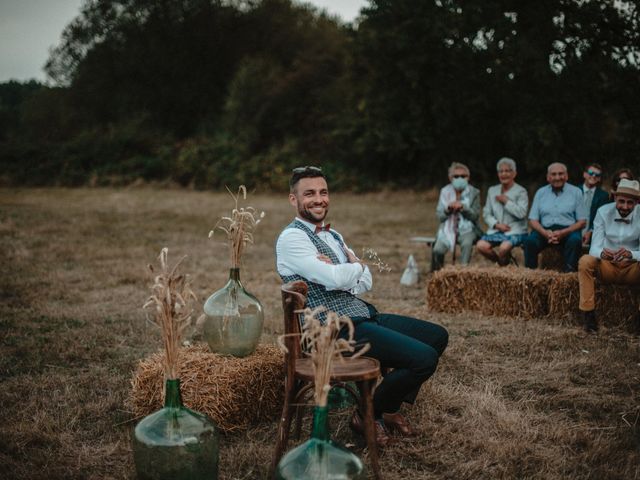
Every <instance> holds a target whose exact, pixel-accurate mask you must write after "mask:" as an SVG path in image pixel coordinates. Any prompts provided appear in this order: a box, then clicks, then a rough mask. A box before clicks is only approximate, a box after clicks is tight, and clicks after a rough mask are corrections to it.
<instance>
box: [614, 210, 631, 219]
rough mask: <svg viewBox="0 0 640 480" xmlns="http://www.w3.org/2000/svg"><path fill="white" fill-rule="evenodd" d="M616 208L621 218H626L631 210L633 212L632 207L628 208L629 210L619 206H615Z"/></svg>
mask: <svg viewBox="0 0 640 480" xmlns="http://www.w3.org/2000/svg"><path fill="white" fill-rule="evenodd" d="M616 210H618V213H619V214H620V216H621V217H622V218H627V217H628V216H629V215H630V214H631V212H633V208H630V209H629V210H625V209H622V210H620V209H619V208H616Z"/></svg>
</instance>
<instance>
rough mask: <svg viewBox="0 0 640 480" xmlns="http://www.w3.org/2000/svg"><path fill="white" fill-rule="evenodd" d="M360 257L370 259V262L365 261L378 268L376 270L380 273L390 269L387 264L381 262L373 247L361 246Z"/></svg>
mask: <svg viewBox="0 0 640 480" xmlns="http://www.w3.org/2000/svg"><path fill="white" fill-rule="evenodd" d="M362 258H366V259H367V260H371V262H367V263H369V264H370V265H372V266H374V267H376V268H377V269H378V272H380V273H382V272H390V271H391V267H390V266H389V264H387V263H385V262H383V261H382V259H381V258H380V257H379V256H378V252H376V251H375V250H374V249H373V248H363V249H362Z"/></svg>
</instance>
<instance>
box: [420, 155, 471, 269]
mask: <svg viewBox="0 0 640 480" xmlns="http://www.w3.org/2000/svg"><path fill="white" fill-rule="evenodd" d="M470 174H471V173H470V171H469V168H468V167H467V166H466V165H464V164H463V163H458V162H453V163H452V164H451V166H450V167H449V182H450V183H449V184H448V185H446V186H444V187H442V189H441V190H440V198H439V199H438V205H437V206H436V216H437V217H438V221H439V222H440V226H439V227H438V233H437V235H436V242H435V244H434V245H433V251H432V254H431V271H432V272H435V271H436V270H440V269H441V268H442V266H443V265H444V256H445V255H446V253H447V251H449V250H450V251H451V252H452V254H453V261H454V262H455V254H456V245H460V265H468V264H469V261H470V260H471V251H472V249H473V242H474V241H475V240H476V239H477V238H479V237H480V235H482V230H481V229H480V227H479V226H478V219H479V218H480V191H479V190H478V189H477V188H475V187H473V186H471V185H470V184H469V177H470Z"/></svg>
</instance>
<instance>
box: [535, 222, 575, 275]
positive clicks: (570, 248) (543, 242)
mask: <svg viewBox="0 0 640 480" xmlns="http://www.w3.org/2000/svg"><path fill="white" fill-rule="evenodd" d="M545 228H547V227H545ZM563 228H567V227H564V226H562V225H551V227H548V228H547V230H552V231H556V230H562V229H563ZM559 245H560V246H561V247H562V256H563V258H564V268H563V271H564V272H576V271H578V260H579V259H580V255H581V254H582V234H581V232H580V230H576V231H575V232H571V233H570V234H569V235H567V236H566V237H564V238H563V239H562V240H560V243H559ZM548 246H549V242H548V241H547V239H546V238H545V237H543V236H542V235H540V234H539V233H538V232H537V231H535V230H532V231H531V233H530V234H529V235H528V236H527V238H525V240H524V266H525V267H527V268H538V254H539V253H540V252H541V251H542V250H544V249H545V248H547V247H548Z"/></svg>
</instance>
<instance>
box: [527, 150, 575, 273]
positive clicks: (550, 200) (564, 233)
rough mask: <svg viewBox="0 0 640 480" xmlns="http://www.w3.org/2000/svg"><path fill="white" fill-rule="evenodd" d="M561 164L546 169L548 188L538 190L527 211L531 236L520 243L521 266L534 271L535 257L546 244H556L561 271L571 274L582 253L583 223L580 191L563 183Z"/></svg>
mask: <svg viewBox="0 0 640 480" xmlns="http://www.w3.org/2000/svg"><path fill="white" fill-rule="evenodd" d="M568 180H569V174H568V172H567V166H566V165H565V164H564V163H559V162H555V163H552V164H551V165H549V167H548V168H547V182H549V184H548V185H545V186H544V187H542V188H540V189H538V191H537V192H536V194H535V196H534V197H533V204H532V205H531V211H530V212H529V224H530V225H531V229H532V230H531V233H530V234H529V235H528V236H527V238H526V239H525V240H524V265H525V267H527V268H538V254H539V253H540V252H541V251H542V250H544V249H545V248H547V247H548V246H550V245H560V246H561V247H562V256H563V258H564V266H563V268H562V270H563V271H564V272H575V271H576V270H577V269H578V259H579V258H580V255H581V253H582V234H581V231H582V229H583V228H584V226H585V224H586V222H587V213H586V211H585V209H584V202H583V200H582V191H581V190H580V189H579V188H578V187H576V186H575V185H571V184H569V183H567V181H568Z"/></svg>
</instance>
